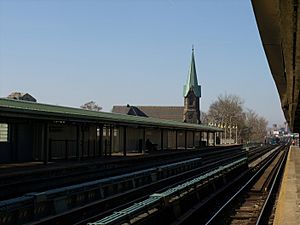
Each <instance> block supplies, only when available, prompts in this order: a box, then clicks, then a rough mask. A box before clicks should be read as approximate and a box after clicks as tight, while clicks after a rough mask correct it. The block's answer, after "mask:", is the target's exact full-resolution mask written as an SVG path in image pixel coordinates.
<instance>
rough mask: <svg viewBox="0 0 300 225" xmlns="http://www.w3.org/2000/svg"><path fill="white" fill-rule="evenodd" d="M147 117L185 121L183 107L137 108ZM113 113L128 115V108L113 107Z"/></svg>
mask: <svg viewBox="0 0 300 225" xmlns="http://www.w3.org/2000/svg"><path fill="white" fill-rule="evenodd" d="M136 107H137V108H138V109H140V110H141V111H143V112H144V113H145V114H146V115H147V116H149V117H153V118H159V119H166V120H175V121H180V122H182V121H183V110H184V107H183V106H136ZM112 112H113V113H121V114H128V107H126V106H120V105H117V106H113V108H112Z"/></svg>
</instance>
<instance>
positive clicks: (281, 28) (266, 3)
mask: <svg viewBox="0 0 300 225" xmlns="http://www.w3.org/2000/svg"><path fill="white" fill-rule="evenodd" d="M252 6H253V10H254V14H255V17H256V21H257V26H258V29H259V33H260V36H261V40H262V44H263V47H264V50H265V53H266V56H267V59H268V62H269V66H270V70H271V73H272V75H273V78H274V81H275V84H276V86H277V90H278V92H279V96H280V100H281V106H282V109H283V112H284V115H285V117H286V120H287V122H288V124H289V127H290V128H291V129H292V131H294V132H300V103H299V101H300V97H299V93H300V92H299V91H300V32H299V31H300V16H299V15H300V10H299V0H252Z"/></svg>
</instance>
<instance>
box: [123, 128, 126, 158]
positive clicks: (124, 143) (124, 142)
mask: <svg viewBox="0 0 300 225" xmlns="http://www.w3.org/2000/svg"><path fill="white" fill-rule="evenodd" d="M126 139H127V127H126V126H124V127H123V155H124V156H126V151H127V141H126Z"/></svg>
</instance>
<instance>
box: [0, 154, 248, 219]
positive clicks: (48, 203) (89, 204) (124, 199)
mask: <svg viewBox="0 0 300 225" xmlns="http://www.w3.org/2000/svg"><path fill="white" fill-rule="evenodd" d="M202 156H203V158H201V159H203V162H202V164H203V166H197V167H196V168H194V169H191V168H190V170H186V171H184V170H183V171H180V170H179V171H177V172H176V171H175V170H174V171H175V172H174V171H173V172H172V173H170V174H169V175H168V176H165V177H162V178H161V179H158V178H155V179H154V176H153V174H152V172H151V174H150V173H148V174H149V175H147V174H146V173H145V174H146V175H145V178H141V177H140V178H139V180H135V181H134V182H135V183H134V185H133V186H132V180H133V179H132V178H127V180H124V179H125V178H124V176H125V177H126V175H124V176H121V178H120V179H121V181H120V183H119V184H118V183H113V180H114V177H111V178H110V179H108V180H109V182H108V184H107V185H106V188H105V187H104V186H105V185H104V186H103V184H102V183H101V181H99V185H98V186H97V185H96V186H95V185H94V184H95V183H96V181H93V182H91V183H92V184H93V185H92V186H91V187H90V188H89V186H88V185H86V184H80V185H75V188H72V187H64V188H62V190H61V192H62V193H61V194H60V189H55V190H49V194H47V193H48V192H42V193H40V194H39V193H35V194H34V195H33V196H32V195H29V196H28V195H26V196H24V197H25V200H24V201H23V199H22V198H16V199H10V200H8V201H2V202H0V211H1V210H2V212H3V213H2V214H1V213H0V224H15V223H17V222H18V221H23V223H25V222H30V223H36V224H66V223H67V224H69V223H70V222H71V221H72V222H71V223H76V222H78V221H83V220H85V219H86V218H87V217H93V216H94V215H95V214H99V210H100V209H102V211H103V212H108V211H109V210H111V209H113V208H115V207H117V206H119V205H120V204H125V203H128V202H130V201H133V200H134V199H137V198H141V197H143V196H145V195H147V194H149V193H151V191H152V192H154V191H156V190H158V189H161V188H164V187H166V186H168V185H170V183H177V182H182V181H183V180H185V179H187V178H189V177H191V176H195V175H196V174H199V173H203V172H205V171H206V170H208V169H209V168H211V167H213V166H216V165H217V164H219V165H220V164H222V163H225V162H228V161H229V160H231V161H234V160H237V159H238V158H240V157H242V156H245V152H244V151H241V149H238V148H234V149H231V150H230V149H228V150H226V151H220V152H202ZM161 168H163V166H162V167H161ZM146 170H147V169H146ZM148 170H149V169H148ZM148 170H147V171H148ZM162 171H163V170H162ZM134 173H141V174H143V173H144V172H143V171H139V172H134ZM146 176H147V177H146ZM125 181H126V182H125ZM106 182H107V181H106ZM136 182H137V183H136ZM130 185H131V186H130ZM79 186H80V189H78V187H79ZM66 190H67V192H66ZM105 190H106V191H105ZM108 190H109V193H110V194H108V195H107V194H103V193H108ZM54 193H56V194H55V195H54ZM98 193H100V194H98ZM28 198H29V199H28ZM1 203H2V205H1ZM55 207H57V208H58V209H57V208H56V209H55ZM62 208H65V209H64V210H62ZM57 210H58V211H57ZM1 221H5V222H4V223H1ZM34 221H36V222H34ZM62 222H63V223H62Z"/></svg>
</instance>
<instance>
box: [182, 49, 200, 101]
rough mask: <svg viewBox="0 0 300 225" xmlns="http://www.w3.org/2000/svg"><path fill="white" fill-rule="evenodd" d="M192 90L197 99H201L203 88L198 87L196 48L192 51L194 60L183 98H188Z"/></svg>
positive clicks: (184, 87)
mask: <svg viewBox="0 0 300 225" xmlns="http://www.w3.org/2000/svg"><path fill="white" fill-rule="evenodd" d="M190 90H192V91H193V92H194V93H195V95H196V97H201V86H200V85H198V80H197V73H196V66H195V56H194V48H193V49H192V60H191V66H190V70H189V74H188V78H187V81H186V84H185V85H184V86H183V96H184V97H187V95H188V93H189V91H190Z"/></svg>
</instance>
